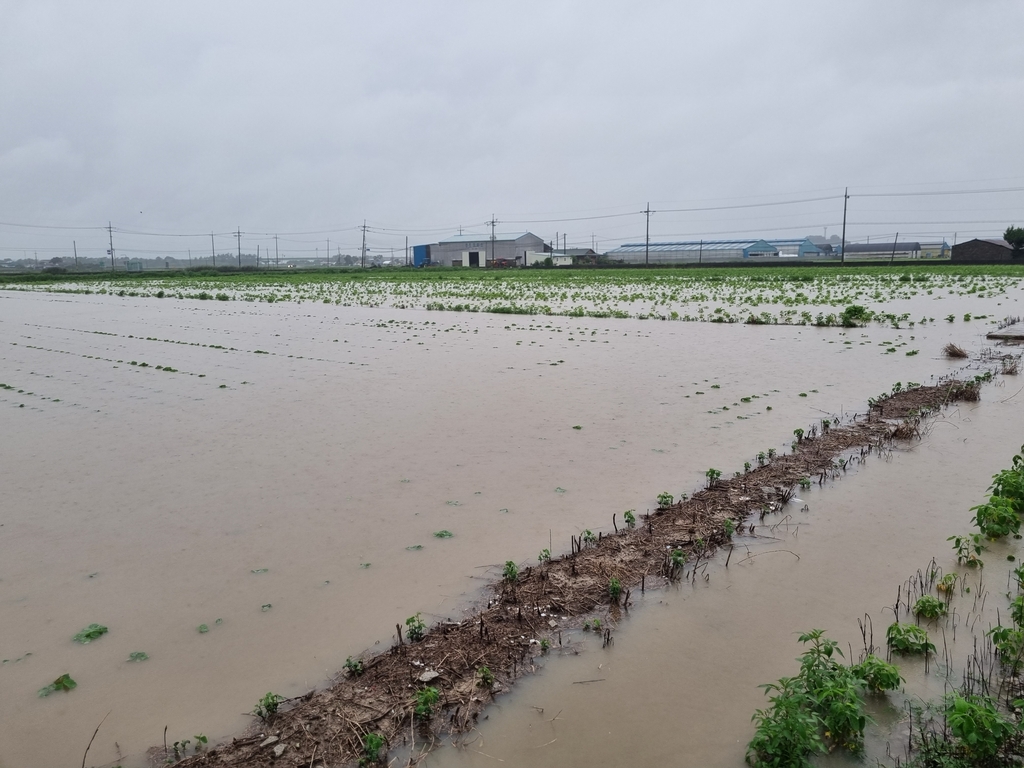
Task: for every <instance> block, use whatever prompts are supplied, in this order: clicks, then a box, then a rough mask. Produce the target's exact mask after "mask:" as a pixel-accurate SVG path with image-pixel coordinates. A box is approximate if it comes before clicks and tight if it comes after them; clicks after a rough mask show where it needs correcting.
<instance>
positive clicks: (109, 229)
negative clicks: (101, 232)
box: [107, 221, 114, 272]
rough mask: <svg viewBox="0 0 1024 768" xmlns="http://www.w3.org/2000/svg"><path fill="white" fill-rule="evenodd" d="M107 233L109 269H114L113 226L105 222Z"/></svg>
mask: <svg viewBox="0 0 1024 768" xmlns="http://www.w3.org/2000/svg"><path fill="white" fill-rule="evenodd" d="M107 234H108V235H109V236H110V250H109V251H107V253H109V254H110V271H111V272H113V271H114V228H113V227H112V226H111V225H110V222H109V221H108V222H107Z"/></svg>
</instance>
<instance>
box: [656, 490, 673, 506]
mask: <svg viewBox="0 0 1024 768" xmlns="http://www.w3.org/2000/svg"><path fill="white" fill-rule="evenodd" d="M674 500H675V497H673V496H672V494H671V493H669V492H668V491H663V492H662V493H659V494H658V506H659V507H668V506H671V504H672V502H673V501H674Z"/></svg>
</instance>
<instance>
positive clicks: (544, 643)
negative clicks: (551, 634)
mask: <svg viewBox="0 0 1024 768" xmlns="http://www.w3.org/2000/svg"><path fill="white" fill-rule="evenodd" d="M549 648H551V641H550V640H548V639H547V638H546V637H542V638H541V640H540V652H541V653H547V652H548V649H549Z"/></svg>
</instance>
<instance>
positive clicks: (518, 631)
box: [158, 381, 979, 766]
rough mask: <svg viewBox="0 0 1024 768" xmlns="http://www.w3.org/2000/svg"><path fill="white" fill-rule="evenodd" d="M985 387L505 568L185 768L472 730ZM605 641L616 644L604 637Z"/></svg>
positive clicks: (367, 753) (829, 439)
mask: <svg viewBox="0 0 1024 768" xmlns="http://www.w3.org/2000/svg"><path fill="white" fill-rule="evenodd" d="M978 387H979V384H978V382H977V381H973V382H960V381H947V382H944V383H942V384H940V385H938V386H934V387H915V388H911V389H902V388H901V389H900V390H899V391H897V392H894V393H892V394H889V395H886V396H885V397H883V398H881V399H880V401H878V402H876V406H875V407H874V408H872V409H871V411H870V412H869V413H868V415H866V416H864V417H861V418H859V419H854V421H853V422H852V423H850V424H847V425H844V426H831V425H830V428H827V429H824V428H823V431H822V433H821V434H820V435H819V434H818V433H817V429H812V430H809V431H808V433H807V434H805V435H804V436H803V437H802V438H801V439H800V440H799V442H798V443H797V444H794V447H793V452H792V453H790V454H787V455H773V456H771V457H769V456H764V457H759V459H758V465H759V466H757V467H756V468H751V469H750V470H749V471H747V472H745V473H742V474H740V473H737V475H736V476H734V477H732V478H729V479H722V477H721V473H720V472H719V471H718V470H713V471H709V473H708V482H707V486H706V487H705V488H704V489H702V490H700V491H697V492H696V493H694V494H693V496H692V497H691V498H687V499H682V500H680V501H673V500H672V499H670V498H663V499H662V500H661V501H662V502H663V504H662V506H661V507H659V509H657V511H655V512H654V513H652V514H649V515H646V516H641V518H640V519H637V517H636V516H635V515H634V514H633V511H632V510H631V511H630V512H628V513H627V514H626V515H625V516H624V525H623V527H621V528H620V527H619V525H618V522H617V521H616V518H615V516H613V518H612V523H613V532H612V533H610V534H609V535H604V534H603V533H599V534H598V535H596V536H595V535H593V534H592V533H591V532H589V531H587V532H585V534H584V535H581V536H580V537H578V538H577V537H573V540H572V542H571V547H570V553H569V554H567V555H563V556H561V557H552V556H551V553H550V552H548V551H546V550H545V551H542V553H541V555H540V556H539V557H538V563H539V564H538V565H535V566H527V567H522V568H520V567H519V566H518V565H517V564H516V563H515V562H512V561H509V562H508V563H506V564H505V568H504V572H503V577H502V579H501V580H500V581H499V582H496V583H495V584H493V585H492V587H491V589H492V597H491V599H490V600H489V601H488V602H487V604H486V606H485V607H483V608H481V609H480V610H478V611H476V612H475V613H474V614H473V615H471V616H469V617H468V618H464V619H462V620H461V621H451V620H446V621H443V622H440V623H439V624H437V625H435V626H433V627H431V628H429V629H428V628H426V627H425V625H424V624H423V622H422V621H421V619H420V618H419V615H417V616H414V617H411V618H410V619H408V620H406V622H405V636H404V638H403V627H402V625H401V624H399V625H397V626H396V636H397V642H396V644H395V645H393V646H392V647H391V648H389V649H388V650H386V651H384V652H383V653H380V654H378V655H376V656H370V655H368V654H367V655H364V656H363V657H361V658H359V659H352V658H351V657H350V659H349V661H348V662H346V664H345V667H346V672H345V673H343V674H342V675H340V676H339V677H338V678H337V679H336V680H335V681H334V683H333V684H332V685H331V686H330V687H329V688H327V689H325V690H322V691H311V692H310V693H308V694H306V695H305V696H302V697H299V699H297V700H295V701H293V702H291V703H292V704H293V706H292V707H291V708H282V709H280V710H277V709H276V708H275V712H273V713H268V712H262V713H261V715H262V717H263V722H262V723H260V724H258V726H257V727H254V729H253V730H252V732H251V734H250V735H249V736H247V737H245V738H240V739H233V740H232V742H231V743H230V744H224V745H220V746H218V747H215V748H213V749H211V750H209V751H208V752H206V753H203V754H199V755H195V756H192V757H189V758H187V759H186V760H184V761H182V762H181V763H179V765H181V766H226V765H231V766H270V765H272V764H273V762H274V760H275V759H277V758H279V757H281V756H282V755H283V754H284V753H285V751H287V752H288V753H289V760H290V762H291V763H294V764H302V765H314V764H316V762H317V760H319V761H321V762H323V763H324V764H327V765H333V764H337V763H341V762H344V761H349V760H357V759H358V760H360V761H361V762H362V763H364V764H368V763H372V762H376V761H377V760H378V759H379V758H382V757H384V756H386V754H387V749H388V748H389V747H392V746H397V745H398V744H400V743H401V742H403V741H405V740H406V739H409V740H410V741H415V740H416V739H417V738H422V739H424V740H430V741H433V740H434V738H435V737H436V736H438V735H441V734H445V733H447V734H459V733H463V732H466V731H467V730H469V729H470V728H472V726H473V724H474V723H475V721H476V718H477V716H478V714H479V712H480V711H481V710H482V709H483V708H484V707H485V706H487V704H488V703H489V702H490V701H491V698H492V696H493V695H494V694H495V693H497V692H499V691H501V690H503V689H504V687H507V686H508V685H509V684H510V683H511V682H512V681H514V680H515V678H517V677H518V676H520V675H522V674H525V673H527V672H530V671H532V670H533V660H534V657H535V656H537V655H538V654H541V653H544V652H545V651H546V650H547V648H549V647H553V645H554V644H555V643H558V644H559V645H562V643H563V642H564V640H565V638H563V635H562V632H563V631H564V630H568V629H571V628H573V627H578V626H580V624H581V622H582V625H583V628H584V629H594V630H597V631H601V623H600V621H599V620H598V619H591V618H589V615H590V614H591V613H593V612H594V611H596V610H598V609H601V610H608V611H609V612H610V615H611V617H612V618H613V619H614V618H615V617H616V616H617V615H618V613H619V612H620V611H623V610H628V607H629V604H630V597H631V594H632V592H633V591H635V590H636V589H640V590H641V591H643V590H644V589H646V587H647V586H655V585H656V584H658V583H665V582H666V581H667V580H675V579H679V578H685V577H689V578H691V579H694V580H695V579H697V578H705V579H706V578H708V576H707V575H706V574H705V571H704V569H703V568H702V565H706V563H707V558H709V556H710V555H711V554H712V553H713V552H714V551H715V550H716V548H718V547H720V546H722V545H724V544H726V543H727V542H728V540H729V538H730V537H731V535H732V533H733V531H734V530H736V529H737V527H738V526H739V525H742V524H743V523H744V522H745V520H746V519H747V517H748V516H749V515H751V514H760V515H762V517H763V515H765V514H767V513H768V512H770V511H773V510H778V509H780V508H781V507H782V506H783V505H784V504H785V503H786V502H788V501H789V499H791V498H792V493H793V491H792V489H793V487H794V486H795V485H797V484H798V483H800V482H801V481H809V479H810V478H812V477H818V479H819V480H820V481H824V479H826V478H827V477H830V476H834V475H835V474H837V473H840V472H841V471H842V470H843V469H844V468H845V466H846V462H845V461H837V459H838V457H840V456H841V455H842V454H844V453H847V452H850V451H859V452H860V454H861V455H864V454H866V453H870V452H871V451H873V450H876V449H878V450H880V449H882V448H884V447H885V446H887V445H888V444H890V443H891V442H892V441H893V440H894V439H897V437H898V435H899V434H901V433H900V428H901V427H904V424H905V423H906V422H904V423H901V424H899V425H895V424H893V423H892V422H891V421H890V420H891V419H909V423H911V424H912V425H914V426H912V427H911V428H909V430H908V429H907V428H906V427H904V429H903V433H907V432H908V431H909V434H911V435H912V434H914V433H915V432H916V424H917V423H919V421H920V418H921V416H920V414H921V413H922V412H927V411H929V410H934V409H938V408H940V407H942V406H943V405H945V404H946V403H949V402H952V401H955V400H961V399H967V400H970V399H977V392H978ZM588 534H589V535H588ZM687 567H689V570H687ZM603 639H604V642H605V643H608V642H610V640H611V631H610V629H607V628H606V629H604V631H603ZM883 671H884V670H883ZM282 747H283V748H282ZM158 752H159V750H158ZM278 764H280V763H278Z"/></svg>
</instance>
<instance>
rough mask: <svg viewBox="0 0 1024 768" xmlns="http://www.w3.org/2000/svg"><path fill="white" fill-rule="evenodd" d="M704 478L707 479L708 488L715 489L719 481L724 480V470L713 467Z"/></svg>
mask: <svg viewBox="0 0 1024 768" xmlns="http://www.w3.org/2000/svg"><path fill="white" fill-rule="evenodd" d="M704 477H706V478H707V481H708V488H714V487H715V486H716V485H718V481H719V480H721V479H722V470H720V469H715V468H714V467H712V468H711V469H709V470H708V471H707V472H705V473H704Z"/></svg>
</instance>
